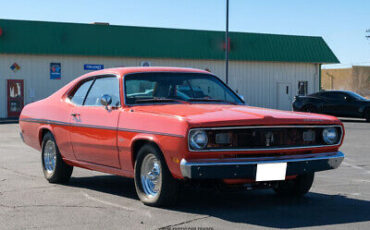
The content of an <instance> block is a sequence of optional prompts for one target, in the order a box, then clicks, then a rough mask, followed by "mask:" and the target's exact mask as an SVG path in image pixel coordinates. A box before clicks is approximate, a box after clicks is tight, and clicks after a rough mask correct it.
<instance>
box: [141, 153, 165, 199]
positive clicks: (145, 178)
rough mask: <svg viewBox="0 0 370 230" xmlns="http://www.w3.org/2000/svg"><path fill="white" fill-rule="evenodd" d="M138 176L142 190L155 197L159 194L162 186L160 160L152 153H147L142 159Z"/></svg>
mask: <svg viewBox="0 0 370 230" xmlns="http://www.w3.org/2000/svg"><path fill="white" fill-rule="evenodd" d="M140 178H141V185H142V187H143V192H144V193H145V194H146V195H147V196H149V197H155V196H157V195H158V194H159V191H160V190H161V186H162V177H161V162H160V161H159V159H157V157H156V156H155V155H154V154H152V153H149V154H148V155H146V156H145V158H144V159H143V163H142V165H141V169H140Z"/></svg>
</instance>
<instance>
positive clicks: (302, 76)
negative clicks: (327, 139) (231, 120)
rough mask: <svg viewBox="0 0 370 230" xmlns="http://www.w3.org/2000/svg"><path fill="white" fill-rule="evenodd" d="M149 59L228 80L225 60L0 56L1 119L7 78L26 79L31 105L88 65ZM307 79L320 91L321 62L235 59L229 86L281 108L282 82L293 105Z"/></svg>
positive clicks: (310, 88) (256, 102)
mask: <svg viewBox="0 0 370 230" xmlns="http://www.w3.org/2000/svg"><path fill="white" fill-rule="evenodd" d="M143 61H149V62H150V63H151V65H152V66H177V67H191V68H198V69H209V70H210V71H211V72H212V73H213V74H215V75H217V76H218V77H220V78H221V79H222V80H223V81H225V63H224V61H221V60H219V61H215V60H185V59H159V58H158V59H154V58H148V59H142V58H119V57H85V56H54V55H13V54H1V55H0V118H4V117H7V92H6V89H7V87H6V79H23V80H24V90H25V91H24V94H25V97H24V103H25V104H28V103H31V102H34V101H37V100H40V99H42V98H45V97H48V96H49V95H51V94H52V93H53V92H55V91H56V90H58V89H59V88H61V87H62V86H64V85H65V84H67V83H68V82H70V81H72V80H73V79H75V78H76V77H78V76H81V75H83V74H85V73H87V72H89V71H86V70H84V64H103V65H104V68H111V67H120V66H123V67H128V66H140V64H141V62H143ZM14 62H16V63H17V64H18V65H19V66H20V70H18V71H16V72H13V71H11V69H10V66H11V65H12V64H13V63H14ZM52 62H56V63H61V66H62V78H61V79H60V80H50V70H49V68H50V63H52ZM299 81H307V83H308V84H307V86H308V88H307V90H308V93H309V94H310V93H314V92H317V91H318V90H319V65H318V64H313V63H284V62H249V61H231V62H230V72H229V85H230V87H231V88H232V89H233V90H235V91H238V93H239V94H241V95H243V96H244V98H245V100H246V102H247V104H248V105H252V106H259V107H266V108H277V109H279V105H278V96H279V95H278V91H277V85H278V84H279V83H284V84H288V85H289V86H291V88H290V90H289V98H288V99H287V100H288V101H287V102H286V103H287V104H291V102H292V101H293V98H294V96H296V95H297V92H298V82H299Z"/></svg>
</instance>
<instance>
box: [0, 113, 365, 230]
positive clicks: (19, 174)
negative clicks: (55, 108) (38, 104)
mask: <svg viewBox="0 0 370 230" xmlns="http://www.w3.org/2000/svg"><path fill="white" fill-rule="evenodd" d="M344 124H345V128H346V137H345V140H344V145H343V146H342V148H341V150H342V151H343V152H344V153H345V154H346V158H345V160H344V162H343V164H342V165H341V167H340V168H339V169H337V170H332V171H328V172H321V173H317V174H316V179H315V182H314V185H313V188H312V190H311V193H309V194H308V195H307V196H306V197H305V198H302V199H286V198H280V197H278V196H275V195H274V193H273V192H272V191H269V190H264V191H262V190H259V191H246V192H237V193H227V192H223V193H222V192H213V191H210V190H200V189H195V188H194V189H187V190H185V191H183V193H182V195H181V201H180V202H179V204H178V205H177V206H176V207H173V208H171V209H161V208H151V207H147V206H144V205H143V204H142V203H141V202H140V201H139V200H138V198H137V196H136V194H135V189H134V184H133V181H132V180H129V179H125V178H121V177H118V176H112V175H107V174H102V173H97V172H92V171H88V170H84V169H78V168H75V170H74V172H73V175H72V179H71V181H70V183H69V184H66V185H56V184H49V183H48V182H47V181H46V180H45V179H44V177H43V174H42V171H41V162H40V153H39V152H37V151H36V150H34V149H32V148H30V147H28V146H26V145H25V144H23V143H22V141H21V139H20V138H19V134H18V124H0V229H158V228H161V227H169V228H168V229H171V227H172V229H191V227H196V229H197V228H198V229H201V227H202V228H204V229H266V228H268V229H275V228H283V229H291V228H298V229H303V228H309V229H370V123H366V122H363V121H360V120H344Z"/></svg>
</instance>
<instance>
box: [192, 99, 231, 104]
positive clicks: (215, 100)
mask: <svg viewBox="0 0 370 230" xmlns="http://www.w3.org/2000/svg"><path fill="white" fill-rule="evenodd" d="M187 101H195V102H197V101H200V102H202V101H206V102H208V101H209V102H223V103H228V104H233V105H236V103H234V102H231V101H224V100H217V99H206V98H191V99H188V100H187Z"/></svg>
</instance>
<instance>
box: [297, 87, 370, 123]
mask: <svg viewBox="0 0 370 230" xmlns="http://www.w3.org/2000/svg"><path fill="white" fill-rule="evenodd" d="M293 110H294V111H301V112H311V113H323V114H329V115H334V116H337V117H356V118H365V119H366V120H367V121H370V100H368V99H366V98H364V97H362V96H361V95H359V94H357V93H354V92H351V91H322V92H318V93H314V94H310V95H307V96H296V97H295V99H294V101H293Z"/></svg>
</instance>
